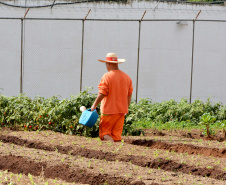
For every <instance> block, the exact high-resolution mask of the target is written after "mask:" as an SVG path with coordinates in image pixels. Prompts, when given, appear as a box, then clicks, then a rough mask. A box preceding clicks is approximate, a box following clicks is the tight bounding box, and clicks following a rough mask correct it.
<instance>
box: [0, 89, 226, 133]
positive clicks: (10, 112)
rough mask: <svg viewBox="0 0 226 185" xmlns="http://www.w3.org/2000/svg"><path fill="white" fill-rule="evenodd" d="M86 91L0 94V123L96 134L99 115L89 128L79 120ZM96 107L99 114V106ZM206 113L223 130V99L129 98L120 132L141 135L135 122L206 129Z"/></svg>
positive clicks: (89, 97)
mask: <svg viewBox="0 0 226 185" xmlns="http://www.w3.org/2000/svg"><path fill="white" fill-rule="evenodd" d="M89 91H90V88H87V89H86V90H84V91H82V92H80V93H79V94H78V95H76V96H71V97H70V99H60V97H58V96H53V97H51V98H43V97H35V98H34V99H31V98H29V97H27V96H25V95H24V94H20V95H18V96H17V97H15V96H11V97H7V96H4V95H2V94H0V123H1V127H5V126H7V127H11V128H14V129H23V130H53V131H56V132H63V133H68V134H79V135H83V136H92V137H95V136H98V129H99V124H98V123H99V119H98V122H97V123H96V124H95V125H94V126H93V127H92V128H88V127H85V126H83V125H81V124H79V123H78V121H79V117H80V116H81V111H80V107H81V106H85V107H87V108H89V107H91V105H92V103H93V102H94V100H95V98H96V94H91V93H89ZM97 110H98V113H99V114H100V111H99V106H98V107H97ZM205 115H208V116H211V117H212V118H213V119H211V122H209V123H208V124H211V123H212V122H214V123H215V122H216V123H217V125H218V127H219V128H222V129H223V130H224V131H225V130H226V123H225V120H226V106H224V105H223V104H222V103H211V101H210V99H208V100H207V101H206V102H203V101H201V100H195V101H194V102H193V103H191V104H190V103H189V102H188V101H187V100H186V99H181V100H180V101H179V102H177V101H175V100H169V101H163V102H161V103H157V102H152V101H151V100H150V99H141V100H140V101H139V102H138V103H135V102H134V101H132V102H131V104H130V107H129V113H128V114H127V115H126V119H125V125H124V130H123V135H126V134H129V135H140V134H141V133H142V132H143V131H142V130H141V128H137V125H136V124H134V123H138V122H139V123H145V125H143V127H151V126H153V124H157V123H158V124H174V123H183V124H182V125H184V126H186V124H187V123H190V124H192V125H197V126H198V124H199V123H200V122H201V123H203V124H204V125H206V128H207V129H209V126H207V125H208V124H206V123H204V122H205V118H204V116H205ZM207 132H209V131H208V130H207ZM225 133H226V132H225Z"/></svg>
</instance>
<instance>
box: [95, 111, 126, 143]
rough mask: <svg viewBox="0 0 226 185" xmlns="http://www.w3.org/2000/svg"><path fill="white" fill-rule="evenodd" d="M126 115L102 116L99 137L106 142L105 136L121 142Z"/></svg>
mask: <svg viewBox="0 0 226 185" xmlns="http://www.w3.org/2000/svg"><path fill="white" fill-rule="evenodd" d="M124 118H125V114H124V113H120V114H108V115H101V117H100V124H99V136H100V139H101V140H104V136H105V135H109V136H111V137H112V138H113V139H114V141H115V142H117V141H121V135H122V131H123V125H124Z"/></svg>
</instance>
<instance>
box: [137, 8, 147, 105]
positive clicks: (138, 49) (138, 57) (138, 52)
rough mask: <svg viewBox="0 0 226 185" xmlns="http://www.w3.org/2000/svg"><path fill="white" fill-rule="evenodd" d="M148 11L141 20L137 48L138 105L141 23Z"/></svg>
mask: <svg viewBox="0 0 226 185" xmlns="http://www.w3.org/2000/svg"><path fill="white" fill-rule="evenodd" d="M145 13H146V10H145V11H144V13H143V16H142V18H141V19H140V20H139V36H138V48H137V81H136V103H137V98H138V80H139V78H138V77H139V64H140V33H141V21H142V20H143V18H144V15H145Z"/></svg>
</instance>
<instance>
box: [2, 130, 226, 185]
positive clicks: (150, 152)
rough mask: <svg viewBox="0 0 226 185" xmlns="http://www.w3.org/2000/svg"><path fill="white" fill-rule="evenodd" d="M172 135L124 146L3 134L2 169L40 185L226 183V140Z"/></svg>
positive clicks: (129, 139)
mask: <svg viewBox="0 0 226 185" xmlns="http://www.w3.org/2000/svg"><path fill="white" fill-rule="evenodd" d="M169 134H170V132H168V134H165V135H164V136H156V135H152V134H151V132H150V134H148V135H145V136H123V141H122V142H120V143H110V142H103V141H100V139H99V138H88V137H82V136H71V135H65V134H62V133H56V132H52V131H41V132H37V131H26V132H24V131H11V130H8V129H4V130H3V129H2V130H0V141H1V143H0V145H1V146H0V147H1V150H0V170H2V171H6V170H8V171H9V172H8V173H13V174H14V176H16V174H17V175H18V174H22V175H23V176H27V177H28V174H29V177H31V175H32V176H33V177H34V178H33V180H34V182H35V181H36V184H40V183H37V182H43V183H42V184H45V182H47V181H48V182H49V184H57V182H54V180H55V181H56V180H58V181H61V182H64V183H67V184H73V183H74V184H104V183H105V184H106V183H108V184H208V185H209V184H222V185H223V184H225V181H226V156H225V153H226V152H225V151H226V143H225V141H222V142H219V141H217V140H210V141H207V140H201V139H192V138H187V137H181V136H175V135H174V136H173V134H172V135H169ZM2 177H3V176H2ZM10 179H11V178H7V181H6V180H5V178H0V181H1V182H2V183H5V182H7V183H9V182H10ZM49 179H52V181H51V180H49ZM12 181H13V182H14V184H23V181H20V182H17V179H16V178H15V179H12ZM24 182H25V181H24ZM50 182H51V183H50ZM26 184H27V183H26Z"/></svg>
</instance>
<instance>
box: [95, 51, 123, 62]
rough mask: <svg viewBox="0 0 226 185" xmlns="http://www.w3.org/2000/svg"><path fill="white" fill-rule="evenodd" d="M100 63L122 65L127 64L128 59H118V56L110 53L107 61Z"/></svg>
mask: <svg viewBox="0 0 226 185" xmlns="http://www.w3.org/2000/svg"><path fill="white" fill-rule="evenodd" d="M99 61H100V62H110V63H116V64H121V63H123V62H125V61H126V59H118V58H117V55H116V54H115V53H108V54H107V56H106V60H99Z"/></svg>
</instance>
